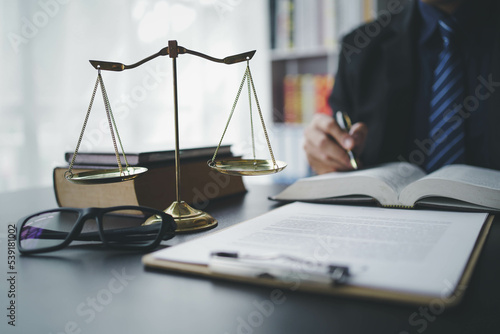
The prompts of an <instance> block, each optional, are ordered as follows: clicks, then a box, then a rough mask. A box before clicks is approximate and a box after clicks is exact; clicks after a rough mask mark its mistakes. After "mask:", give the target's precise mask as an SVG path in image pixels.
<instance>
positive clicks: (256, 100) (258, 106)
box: [247, 66, 278, 166]
mask: <svg viewBox="0 0 500 334" xmlns="http://www.w3.org/2000/svg"><path fill="white" fill-rule="evenodd" d="M247 70H248V80H250V82H251V83H252V90H253V95H254V97H255V104H257V110H258V111H259V116H260V122H261V123H262V129H263V130H264V135H265V137H266V142H267V147H268V148H269V154H271V159H272V160H273V165H274V166H278V164H277V163H276V160H275V159H274V154H273V149H272V148H271V142H270V141H269V136H268V135H267V129H266V125H265V123H264V117H263V116H262V111H261V110H260V104H259V99H258V98H257V92H256V90H255V85H254V84H253V79H252V73H251V72H250V66H248V68H247Z"/></svg>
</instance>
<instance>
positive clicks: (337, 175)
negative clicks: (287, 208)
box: [273, 162, 425, 205]
mask: <svg viewBox="0 0 500 334" xmlns="http://www.w3.org/2000/svg"><path fill="white" fill-rule="evenodd" d="M424 176H425V173H424V172H423V171H422V170H421V169H420V168H419V167H417V166H415V165H412V164H409V163H406V162H395V163H388V164H384V165H381V166H378V167H374V168H369V169H362V170H356V171H350V172H333V173H328V174H323V175H318V176H312V177H308V178H304V179H301V180H299V181H297V182H295V183H294V184H292V185H291V186H289V187H288V188H286V189H285V190H284V191H282V192H281V193H280V194H278V195H277V196H275V197H273V199H276V200H315V199H323V198H330V197H340V196H348V195H365V196H369V197H372V198H375V199H376V200H377V201H378V202H379V203H380V204H382V205H400V204H401V203H400V202H399V199H398V198H399V193H400V191H401V190H402V189H403V188H404V187H405V186H407V185H408V184H410V183H412V182H414V181H416V180H418V179H420V178H422V177H424Z"/></svg>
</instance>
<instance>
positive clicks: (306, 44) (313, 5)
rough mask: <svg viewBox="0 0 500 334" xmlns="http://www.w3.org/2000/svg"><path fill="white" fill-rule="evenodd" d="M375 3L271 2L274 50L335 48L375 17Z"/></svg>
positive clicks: (368, 0) (361, 0) (362, 0)
mask: <svg viewBox="0 0 500 334" xmlns="http://www.w3.org/2000/svg"><path fill="white" fill-rule="evenodd" d="M374 3H375V1H374V0H314V1H310V0H270V17H271V22H270V26H271V48H272V49H277V50H289V49H311V48H312V49H322V48H323V49H333V48H335V47H336V46H337V43H338V39H339V37H340V36H341V35H343V34H345V33H346V32H347V31H349V30H351V29H353V28H354V27H355V26H357V25H359V24H360V23H361V22H363V21H366V20H369V19H371V18H372V17H373V15H374V7H375V6H374Z"/></svg>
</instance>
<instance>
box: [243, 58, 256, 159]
mask: <svg viewBox="0 0 500 334" xmlns="http://www.w3.org/2000/svg"><path fill="white" fill-rule="evenodd" d="M249 68H250V67H249V61H248V60H247V69H246V70H245V74H246V77H247V84H248V104H249V106H250V129H251V133H252V153H253V160H254V163H255V136H254V131H253V115H252V92H251V89H250V80H248V72H249Z"/></svg>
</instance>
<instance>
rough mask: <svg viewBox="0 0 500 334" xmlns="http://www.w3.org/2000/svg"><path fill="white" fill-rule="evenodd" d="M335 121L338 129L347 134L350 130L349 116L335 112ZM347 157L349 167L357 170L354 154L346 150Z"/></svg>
mask: <svg viewBox="0 0 500 334" xmlns="http://www.w3.org/2000/svg"><path fill="white" fill-rule="evenodd" d="M335 120H336V121H337V124H338V125H339V126H340V128H341V129H342V130H344V131H347V132H349V130H351V119H350V117H349V115H347V114H346V113H344V112H342V111H337V112H336V113H335ZM346 151H347V155H349V160H350V162H351V166H352V168H354V169H358V163H357V162H356V157H355V156H354V153H352V151H351V150H346Z"/></svg>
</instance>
